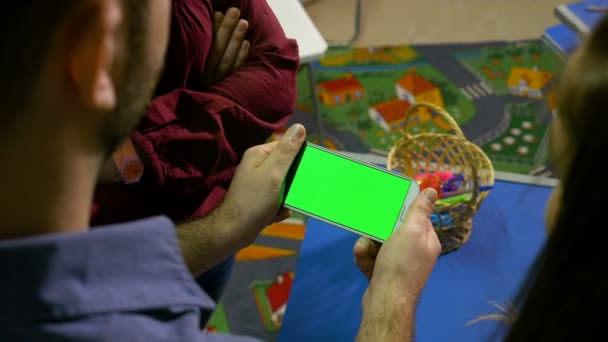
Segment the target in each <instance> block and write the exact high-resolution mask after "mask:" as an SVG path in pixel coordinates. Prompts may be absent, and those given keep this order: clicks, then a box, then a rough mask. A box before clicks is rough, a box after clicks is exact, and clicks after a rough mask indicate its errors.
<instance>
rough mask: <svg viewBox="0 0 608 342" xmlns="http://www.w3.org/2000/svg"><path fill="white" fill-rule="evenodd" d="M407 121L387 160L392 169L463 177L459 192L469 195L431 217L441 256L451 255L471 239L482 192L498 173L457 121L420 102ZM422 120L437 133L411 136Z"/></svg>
mask: <svg viewBox="0 0 608 342" xmlns="http://www.w3.org/2000/svg"><path fill="white" fill-rule="evenodd" d="M421 117H422V118H423V119H422V120H421ZM404 120H405V121H404V126H403V131H402V132H403V137H402V138H401V139H399V140H397V141H396V142H395V145H394V146H393V148H392V150H391V152H390V154H389V156H388V164H387V165H388V168H389V169H391V170H394V171H397V172H400V173H403V174H405V175H408V176H410V177H415V176H418V175H420V174H425V175H428V174H431V173H438V172H445V171H450V172H452V173H453V174H459V175H461V176H460V177H461V178H460V183H459V184H460V186H459V188H458V192H459V193H464V194H466V195H465V196H464V197H465V199H464V200H462V201H459V202H456V203H439V202H438V204H437V205H436V206H435V211H434V213H433V216H432V218H433V220H432V221H433V226H434V228H435V231H436V232H437V234H438V236H439V240H440V241H441V247H442V253H447V252H450V251H453V250H455V249H457V248H459V247H460V246H462V245H463V244H464V243H465V242H467V240H468V239H469V236H470V235H471V230H472V219H473V215H474V214H475V213H476V212H477V210H478V208H479V206H480V205H481V202H482V201H483V200H484V198H485V197H486V196H487V195H488V190H483V191H481V190H480V189H488V188H490V187H491V186H493V184H494V168H493V167H492V163H491V162H490V159H489V158H488V156H487V155H486V154H485V153H484V152H483V151H482V150H481V148H479V147H478V146H477V145H475V144H473V143H471V142H469V141H468V140H467V139H466V138H465V136H464V134H463V133H462V131H461V129H460V127H459V126H458V124H457V123H456V121H454V119H453V118H452V117H451V116H450V115H449V114H448V113H447V112H446V111H445V110H443V109H442V108H440V107H438V106H436V105H433V104H430V103H424V102H421V103H416V104H414V105H412V107H411V108H410V109H409V110H408V112H407V114H406V115H405V119H404ZM421 121H425V122H426V125H427V127H429V125H430V126H431V127H433V129H432V130H433V131H435V132H434V133H426V132H421V133H417V134H413V133H412V132H413V131H414V130H415V129H414V127H416V126H418V127H419V126H420V125H421ZM462 197H463V196H460V198H462ZM440 202H442V201H440Z"/></svg>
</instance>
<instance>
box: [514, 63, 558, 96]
mask: <svg viewBox="0 0 608 342" xmlns="http://www.w3.org/2000/svg"><path fill="white" fill-rule="evenodd" d="M552 78H553V74H551V73H550V72H548V71H542V70H539V69H538V68H512V69H511V72H510V73H509V78H508V79H507V86H508V87H509V91H510V92H511V94H513V95H518V96H525V97H530V98H534V99H542V98H543V95H544V93H545V91H546V90H547V89H548V85H549V82H551V79H552Z"/></svg>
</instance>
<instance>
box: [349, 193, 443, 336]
mask: <svg viewBox="0 0 608 342" xmlns="http://www.w3.org/2000/svg"><path fill="white" fill-rule="evenodd" d="M436 200H437V192H436V191H435V190H433V189H427V190H425V191H423V192H422V193H420V195H418V197H417V198H416V200H415V201H414V202H413V203H412V206H411V207H410V209H409V211H408V214H407V217H406V219H405V221H404V223H403V224H402V225H401V226H400V227H399V229H398V230H397V231H395V232H394V233H393V235H392V236H391V237H390V238H389V239H388V240H387V241H386V242H385V243H384V245H382V246H380V244H378V243H376V242H373V241H371V240H370V239H367V238H360V239H359V240H358V241H357V242H356V244H355V246H354V248H353V254H354V256H355V264H356V265H357V267H358V268H359V269H360V270H361V272H363V274H365V276H366V277H367V278H368V279H370V285H369V287H368V289H367V291H366V292H365V295H364V297H363V302H362V303H363V321H362V324H361V330H360V331H359V340H360V341H366V340H367V338H371V340H378V341H380V340H383V341H392V340H400V341H403V340H406V341H407V340H410V339H411V338H412V337H413V326H414V324H413V323H414V311H415V307H416V303H417V301H418V298H419V297H420V295H421V293H422V289H423V288H424V286H425V284H426V281H427V280H428V277H429V276H430V274H431V271H432V270H433V267H434V266H435V262H436V261H437V257H438V256H439V253H440V252H441V244H440V243H439V239H438V237H437V234H436V233H435V230H434V229H433V225H432V224H431V221H430V219H429V216H430V214H431V212H432V210H433V206H434V204H435V201H436ZM395 322H397V323H398V324H395ZM378 336H382V337H383V338H380V339H378Z"/></svg>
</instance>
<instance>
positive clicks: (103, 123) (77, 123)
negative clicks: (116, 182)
mask: <svg viewBox="0 0 608 342" xmlns="http://www.w3.org/2000/svg"><path fill="white" fill-rule="evenodd" d="M12 8H14V9H11V12H10V15H6V16H4V18H3V19H2V21H1V22H0V27H2V29H3V30H2V31H3V32H4V34H3V36H2V38H1V40H2V41H3V45H4V48H3V51H2V53H1V54H0V68H2V78H1V80H0V82H1V84H2V86H1V89H2V91H1V92H0V100H1V102H2V104H3V108H2V109H0V111H2V112H3V113H4V115H3V123H2V127H0V131H1V133H2V136H1V137H2V138H0V142H1V143H2V145H5V146H7V145H8V144H10V138H14V137H15V136H16V135H17V134H20V133H21V132H22V131H21V129H23V128H26V130H27V128H28V127H29V128H34V127H35V128H36V130H44V128H45V126H44V125H49V122H53V124H52V125H49V127H48V128H49V129H57V128H58V127H67V126H70V127H71V128H73V129H74V130H78V131H79V132H80V133H81V134H83V135H89V136H90V137H91V138H92V140H91V141H89V143H96V145H97V146H94V145H95V144H94V145H93V146H89V147H95V148H99V149H101V150H103V151H108V150H111V149H113V148H114V147H115V146H116V145H117V143H118V142H119V141H120V140H122V139H123V138H124V137H125V136H126V135H127V134H128V133H129V132H130V131H131V130H132V129H133V128H134V125H135V124H136V123H137V122H138V120H139V119H140V117H141V116H142V115H143V112H144V109H145V105H146V104H147V103H148V101H149V98H150V96H151V92H152V90H153V88H154V86H155V84H156V79H157V75H158V73H159V71H160V68H161V65H162V61H163V58H164V52H165V46H166V43H167V36H168V32H167V31H168V21H169V0H56V1H47V0H23V1H16V2H13V3H12ZM32 126H34V127H32ZM13 132H14V133H15V135H12V134H10V133H13Z"/></svg>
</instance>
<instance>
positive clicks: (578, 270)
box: [508, 17, 608, 341]
mask: <svg viewBox="0 0 608 342" xmlns="http://www.w3.org/2000/svg"><path fill="white" fill-rule="evenodd" d="M558 97H559V104H558V106H557V115H556V117H555V121H554V124H553V132H552V142H551V144H552V150H551V155H552V159H553V161H554V164H555V167H556V170H557V173H558V175H559V177H560V178H561V184H560V186H559V187H558V189H557V190H556V191H555V192H554V194H553V196H552V198H551V200H550V203H549V208H548V210H547V214H548V215H547V219H548V222H547V224H548V225H549V226H550V231H551V233H550V235H549V238H548V241H547V243H546V245H545V247H544V249H543V251H542V253H541V254H540V256H539V258H538V259H537V261H536V263H535V265H534V267H533V268H532V271H531V272H530V275H529V278H528V281H527V282H526V284H525V285H524V287H523V289H522V293H521V294H520V297H519V303H520V305H519V306H520V312H519V314H518V317H517V320H516V322H515V324H514V326H513V328H512V330H511V332H510V335H509V338H508V339H509V340H512V341H532V340H534V341H554V340H589V339H593V338H594V337H595V336H600V334H601V333H602V332H603V325H604V324H605V323H604V318H603V317H602V316H601V315H598V314H597V313H599V312H602V310H603V309H604V308H605V306H606V305H607V304H608V294H607V293H606V292H605V291H606V289H608V282H607V280H605V279H606V278H605V277H604V275H603V272H604V270H605V267H606V261H608V257H607V256H606V254H605V253H604V251H603V249H604V247H605V244H606V241H608V240H607V238H608V231H607V229H608V224H607V223H606V220H605V217H604V212H605V211H606V204H605V203H606V202H605V197H606V196H605V195H604V193H603V183H604V179H603V178H604V172H603V169H602V165H603V164H604V163H605V156H606V155H607V154H608V133H607V132H606V129H607V128H608V115H607V114H608V17H606V18H605V19H604V20H603V21H602V22H601V23H599V24H598V25H597V26H596V28H595V30H594V31H593V33H592V34H591V35H590V37H589V38H588V39H586V41H585V42H584V44H583V45H582V46H581V47H580V48H579V50H578V51H577V52H576V53H575V54H574V55H573V56H572V58H571V59H570V60H569V62H568V65H567V67H566V69H565V71H564V73H563V75H562V78H561V80H560V84H559V91H558Z"/></svg>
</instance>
